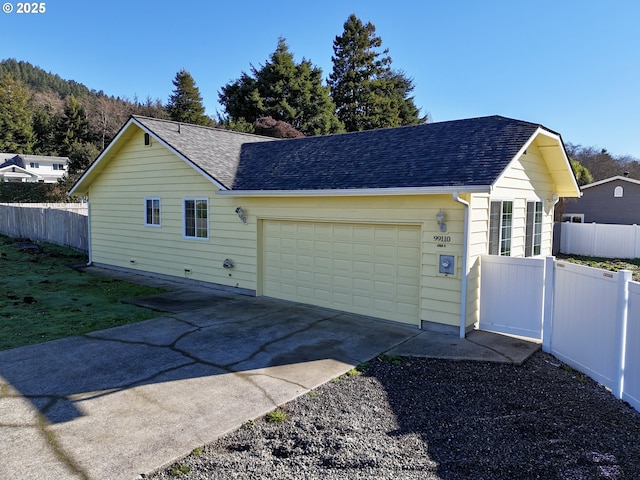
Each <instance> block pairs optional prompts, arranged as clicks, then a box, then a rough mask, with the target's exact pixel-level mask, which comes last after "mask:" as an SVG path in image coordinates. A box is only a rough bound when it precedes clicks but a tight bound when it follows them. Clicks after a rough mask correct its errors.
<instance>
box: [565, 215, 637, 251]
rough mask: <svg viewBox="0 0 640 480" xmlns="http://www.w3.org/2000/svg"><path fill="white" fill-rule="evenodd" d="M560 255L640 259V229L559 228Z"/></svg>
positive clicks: (580, 225)
mask: <svg viewBox="0 0 640 480" xmlns="http://www.w3.org/2000/svg"><path fill="white" fill-rule="evenodd" d="M560 253H564V254H567V255H586V256H589V257H605V258H640V226H638V225H608V224H604V223H569V222H564V223H561V224H560Z"/></svg>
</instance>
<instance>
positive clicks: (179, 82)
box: [165, 69, 212, 125]
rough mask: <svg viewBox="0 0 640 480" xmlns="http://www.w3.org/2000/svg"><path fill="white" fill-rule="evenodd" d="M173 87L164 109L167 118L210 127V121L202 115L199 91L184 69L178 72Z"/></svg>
mask: <svg viewBox="0 0 640 480" xmlns="http://www.w3.org/2000/svg"><path fill="white" fill-rule="evenodd" d="M173 85H174V87H176V88H175V89H174V90H173V93H172V94H171V96H170V97H169V102H168V103H167V106H166V107H165V108H166V110H167V113H168V114H169V118H171V120H175V121H176V122H183V123H191V124H194V125H211V123H212V121H211V119H210V118H209V117H207V116H206V115H205V114H204V106H203V105H202V96H201V95H200V90H199V89H198V87H197V85H196V82H195V81H194V79H193V77H192V76H191V74H190V73H189V72H187V71H186V70H184V69H182V70H180V71H179V72H178V73H177V74H176V78H175V79H174V80H173Z"/></svg>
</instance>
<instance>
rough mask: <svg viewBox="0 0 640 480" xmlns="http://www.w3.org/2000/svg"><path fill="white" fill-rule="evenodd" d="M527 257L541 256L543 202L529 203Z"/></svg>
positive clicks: (526, 238) (525, 254) (526, 241)
mask: <svg viewBox="0 0 640 480" xmlns="http://www.w3.org/2000/svg"><path fill="white" fill-rule="evenodd" d="M524 246H525V248H524V256H525V257H534V256H536V255H540V251H541V249H542V202H527V227H526V235H525V245H524Z"/></svg>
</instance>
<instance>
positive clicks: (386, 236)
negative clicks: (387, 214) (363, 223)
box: [374, 227, 397, 243]
mask: <svg viewBox="0 0 640 480" xmlns="http://www.w3.org/2000/svg"><path fill="white" fill-rule="evenodd" d="M396 231H397V229H396V228H395V227H374V240H375V242H383V243H396Z"/></svg>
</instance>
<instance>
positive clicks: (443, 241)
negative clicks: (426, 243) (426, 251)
mask: <svg viewBox="0 0 640 480" xmlns="http://www.w3.org/2000/svg"><path fill="white" fill-rule="evenodd" d="M433 241H434V242H436V247H438V248H447V243H450V242H451V235H434V236H433Z"/></svg>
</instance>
